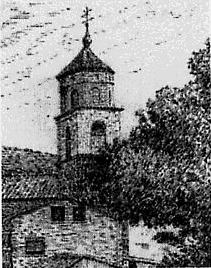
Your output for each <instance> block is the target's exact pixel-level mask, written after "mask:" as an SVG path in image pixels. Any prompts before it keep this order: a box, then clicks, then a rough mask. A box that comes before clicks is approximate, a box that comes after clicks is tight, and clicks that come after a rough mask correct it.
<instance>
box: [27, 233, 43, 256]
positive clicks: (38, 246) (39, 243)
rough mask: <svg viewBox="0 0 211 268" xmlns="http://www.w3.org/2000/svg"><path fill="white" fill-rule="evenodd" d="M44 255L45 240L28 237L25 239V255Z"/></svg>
mask: <svg viewBox="0 0 211 268" xmlns="http://www.w3.org/2000/svg"><path fill="white" fill-rule="evenodd" d="M44 253H45V238H44V237H30V238H26V254H29V255H36V254H37V255H43V254H44Z"/></svg>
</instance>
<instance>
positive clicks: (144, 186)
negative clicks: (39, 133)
mask: <svg viewBox="0 0 211 268" xmlns="http://www.w3.org/2000/svg"><path fill="white" fill-rule="evenodd" d="M209 60H210V41H209V39H207V40H206V43H205V48H204V49H201V50H199V51H198V52H193V54H192V57H191V58H190V60H189V62H188V67H189V68H190V73H191V74H192V75H193V80H192V81H190V82H189V83H188V84H187V85H185V86H184V87H183V88H181V89H180V88H170V87H168V86H166V87H164V88H162V89H160V90H158V91H157V92H156V97H155V100H149V101H148V102H147V104H146V109H145V110H139V111H137V112H136V115H137V116H138V119H139V123H138V125H137V126H136V127H135V128H134V129H133V130H132V131H131V134H130V137H129V139H128V140H127V141H123V142H119V143H117V144H115V146H114V147H113V148H112V149H111V150H110V156H111V165H110V168H109V171H108V172H109V176H110V178H112V179H111V180H110V181H108V180H107V183H105V185H104V188H103V189H104V191H105V192H107V193H108V194H109V193H110V195H108V196H109V198H108V200H109V201H108V205H109V207H110V209H111V211H112V212H113V214H115V215H117V217H119V218H120V219H121V218H124V219H128V220H130V222H132V223H137V222H138V221H139V220H140V219H143V220H144V222H145V223H146V224H147V225H148V226H150V227H152V226H154V227H156V226H165V225H170V224H171V225H173V226H174V227H178V228H179V233H178V240H177V241H178V250H179V251H177V253H169V255H168V256H166V257H165V258H164V260H163V263H162V265H166V266H171V267H172V266H180V267H182V266H201V267H202V266H210V265H211V252H210V247H211V226H210V222H211V197H210V193H211V186H210V151H211V144H210V142H211V136H210V133H211V111H210V103H211V102H210V101H211V99H210V66H209Z"/></svg>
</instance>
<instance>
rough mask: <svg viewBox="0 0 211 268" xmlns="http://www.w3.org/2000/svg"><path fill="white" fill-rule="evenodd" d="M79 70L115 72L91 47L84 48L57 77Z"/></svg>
mask: <svg viewBox="0 0 211 268" xmlns="http://www.w3.org/2000/svg"><path fill="white" fill-rule="evenodd" d="M78 72H109V73H112V74H114V71H113V70H112V69H111V67H109V66H108V65H106V64H105V63H104V62H103V61H102V60H101V59H99V58H98V57H97V56H96V55H95V54H94V53H93V52H92V50H91V49H90V48H83V49H82V50H81V51H80V52H79V53H78V55H77V56H76V57H75V58H74V59H73V61H72V62H71V63H70V64H68V65H67V66H66V67H65V68H64V69H63V70H62V71H61V72H60V73H59V74H58V75H57V76H56V78H60V77H62V76H64V75H68V74H75V73H78Z"/></svg>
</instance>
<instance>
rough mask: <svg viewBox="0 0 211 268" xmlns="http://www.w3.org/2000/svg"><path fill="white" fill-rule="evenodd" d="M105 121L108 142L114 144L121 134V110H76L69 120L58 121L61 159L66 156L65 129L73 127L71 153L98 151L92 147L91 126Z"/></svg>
mask: <svg viewBox="0 0 211 268" xmlns="http://www.w3.org/2000/svg"><path fill="white" fill-rule="evenodd" d="M97 120H99V121H103V122H104V123H105V125H106V142H107V143H109V144H112V142H113V139H115V138H117V137H119V134H120V126H121V125H120V112H118V111H116V112H114V111H108V110H95V109H84V110H80V111H76V112H75V113H74V114H73V115H72V116H69V120H68V119H67V118H65V119H64V120H63V121H60V122H58V123H57V134H58V140H59V142H58V155H59V156H60V160H61V161H64V160H65V158H66V135H65V130H66V127H67V126H68V125H69V126H70V127H71V131H72V133H71V138H72V142H71V146H72V148H71V155H72V156H73V155H76V154H89V153H96V152H92V151H91V149H90V138H91V136H90V134H91V126H92V124H93V123H94V122H95V121H97Z"/></svg>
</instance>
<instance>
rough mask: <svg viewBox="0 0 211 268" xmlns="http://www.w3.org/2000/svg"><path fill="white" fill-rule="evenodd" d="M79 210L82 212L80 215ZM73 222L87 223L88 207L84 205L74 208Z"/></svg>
mask: <svg viewBox="0 0 211 268" xmlns="http://www.w3.org/2000/svg"><path fill="white" fill-rule="evenodd" d="M79 210H80V213H79V214H78V215H77V213H76V212H77V211H79ZM81 212H82V214H81ZM76 215H77V216H76ZM81 215H83V216H82V218H81ZM73 222H86V207H85V206H83V205H79V206H73Z"/></svg>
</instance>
